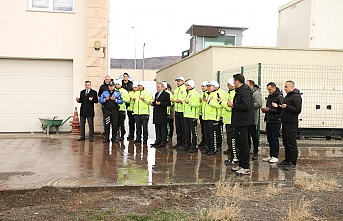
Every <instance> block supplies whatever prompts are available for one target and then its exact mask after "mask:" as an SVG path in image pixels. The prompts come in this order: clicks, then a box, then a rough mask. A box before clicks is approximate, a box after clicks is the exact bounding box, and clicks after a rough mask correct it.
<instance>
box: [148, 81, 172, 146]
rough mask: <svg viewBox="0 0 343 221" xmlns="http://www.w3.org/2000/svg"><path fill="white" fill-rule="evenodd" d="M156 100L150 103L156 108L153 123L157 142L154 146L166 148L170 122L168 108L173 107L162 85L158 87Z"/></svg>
mask: <svg viewBox="0 0 343 221" xmlns="http://www.w3.org/2000/svg"><path fill="white" fill-rule="evenodd" d="M156 88H157V93H156V94H155V99H154V101H153V102H150V105H151V106H154V111H153V123H154V124H155V133H156V141H155V143H154V144H152V146H157V147H165V146H166V142H167V124H168V122H169V119H168V114H167V107H168V106H170V105H171V102H170V95H169V93H168V92H166V91H165V88H164V87H163V84H162V83H157V85H156Z"/></svg>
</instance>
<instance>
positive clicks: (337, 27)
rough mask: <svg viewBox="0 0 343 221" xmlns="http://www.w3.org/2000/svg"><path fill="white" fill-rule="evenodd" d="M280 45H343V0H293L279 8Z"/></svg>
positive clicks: (337, 47)
mask: <svg viewBox="0 0 343 221" xmlns="http://www.w3.org/2000/svg"><path fill="white" fill-rule="evenodd" d="M277 47H288V48H332V49H342V48H343V1H342V0H293V1H290V2H289V3H287V4H285V5H283V6H281V7H280V8H279V24H278V38H277Z"/></svg>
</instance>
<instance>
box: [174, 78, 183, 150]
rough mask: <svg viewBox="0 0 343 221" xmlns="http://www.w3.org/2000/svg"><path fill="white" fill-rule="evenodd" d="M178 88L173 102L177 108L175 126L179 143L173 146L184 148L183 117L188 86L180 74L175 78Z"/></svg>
mask: <svg viewBox="0 0 343 221" xmlns="http://www.w3.org/2000/svg"><path fill="white" fill-rule="evenodd" d="M175 81H176V85H177V87H176V89H175V90H174V98H173V100H172V102H173V103H174V109H175V127H176V135H177V143H176V144H175V145H174V146H173V148H182V147H183V146H184V145H185V124H184V117H183V110H184V107H183V105H184V101H185V98H186V86H185V84H184V82H185V79H184V78H183V77H182V76H179V77H177V78H176V79H175Z"/></svg>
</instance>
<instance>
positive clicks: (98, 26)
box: [80, 0, 108, 132]
mask: <svg viewBox="0 0 343 221" xmlns="http://www.w3.org/2000/svg"><path fill="white" fill-rule="evenodd" d="M87 15H88V18H87V54H85V55H86V61H87V66H86V75H85V78H84V79H87V80H90V81H91V82H92V88H93V89H94V90H96V91H98V90H99V87H100V86H101V85H102V84H103V80H104V77H105V76H106V75H107V61H108V56H107V55H108V53H107V52H108V47H107V45H108V44H107V30H108V0H88V4H87ZM96 41H99V42H100V50H95V42H96ZM85 55H83V56H85ZM82 87H83V86H81V85H80V88H82ZM95 115H96V116H95V118H94V131H95V132H102V131H103V123H102V111H101V105H100V104H98V105H95Z"/></svg>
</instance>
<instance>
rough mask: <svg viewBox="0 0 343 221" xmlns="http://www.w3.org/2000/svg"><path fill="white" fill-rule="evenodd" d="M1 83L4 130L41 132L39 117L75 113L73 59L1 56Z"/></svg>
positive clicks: (0, 111) (0, 128) (65, 128)
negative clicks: (10, 57) (33, 58)
mask: <svg viewBox="0 0 343 221" xmlns="http://www.w3.org/2000/svg"><path fill="white" fill-rule="evenodd" d="M0 82H1V84H0V102H1V103H0V132H41V131H42V129H41V123H40V121H39V119H38V118H40V117H53V116H58V117H59V118H62V119H65V118H66V117H68V116H70V115H72V114H73V100H72V82H73V62H72V61H65V60H63V61H62V60H29V59H2V58H0ZM60 130H61V131H68V130H70V126H69V124H68V123H66V124H65V125H64V126H63V127H61V128H60Z"/></svg>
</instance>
